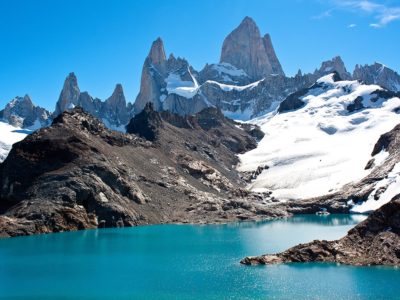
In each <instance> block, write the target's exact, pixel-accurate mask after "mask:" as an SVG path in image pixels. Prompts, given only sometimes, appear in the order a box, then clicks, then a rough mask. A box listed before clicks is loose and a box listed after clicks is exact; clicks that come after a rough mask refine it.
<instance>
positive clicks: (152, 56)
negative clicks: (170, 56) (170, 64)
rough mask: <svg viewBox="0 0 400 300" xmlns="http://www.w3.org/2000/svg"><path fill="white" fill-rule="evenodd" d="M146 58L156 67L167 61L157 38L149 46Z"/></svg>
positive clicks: (159, 39)
mask: <svg viewBox="0 0 400 300" xmlns="http://www.w3.org/2000/svg"><path fill="white" fill-rule="evenodd" d="M148 58H149V60H150V61H151V62H152V63H153V64H156V65H160V64H162V63H164V62H165V61H166V60H167V57H166V55H165V50H164V43H163V41H162V39H161V38H157V39H156V40H155V41H154V42H153V44H152V45H151V48H150V52H149V55H148Z"/></svg>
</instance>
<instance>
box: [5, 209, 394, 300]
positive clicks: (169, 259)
mask: <svg viewBox="0 0 400 300" xmlns="http://www.w3.org/2000/svg"><path fill="white" fill-rule="evenodd" d="M362 218H363V217H362V216H349V215H342V216H339V215H330V216H327V217H319V216H315V215H310V216H298V217H294V218H291V219H285V220H275V221H265V222H251V223H250V222H249V223H247V222H242V223H233V224H227V225H206V226H196V225H153V226H142V227H135V228H123V229H103V230H87V231H80V232H67V233H57V234H49V235H38V236H30V237H18V238H11V239H1V240H0V299H232V298H233V299H260V298H261V299H400V269H396V268H389V267H350V266H343V265H340V266H337V265H336V264H317V263H308V264H287V265H273V266H258V267H249V266H242V265H240V264H239V261H240V259H241V258H243V257H244V256H247V255H258V254H262V253H273V252H277V251H281V250H284V249H286V248H288V247H290V246H293V245H296V244H298V243H300V242H308V241H311V240H312V239H315V238H324V239H336V238H339V237H342V236H344V235H345V233H346V232H347V231H348V230H349V229H350V228H352V227H353V226H354V225H355V224H357V223H358V222H359V221H360V220H361V219H362Z"/></svg>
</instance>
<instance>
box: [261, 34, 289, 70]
mask: <svg viewBox="0 0 400 300" xmlns="http://www.w3.org/2000/svg"><path fill="white" fill-rule="evenodd" d="M263 43H264V48H265V51H266V53H267V56H268V59H269V62H270V64H271V67H272V72H273V73H274V74H277V75H283V76H285V73H284V72H283V69H282V66H281V63H280V62H279V59H278V57H277V56H276V53H275V49H274V46H272V40H271V36H270V35H269V34H268V33H267V34H266V35H264V37H263Z"/></svg>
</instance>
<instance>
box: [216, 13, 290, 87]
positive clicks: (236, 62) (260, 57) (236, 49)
mask: <svg viewBox="0 0 400 300" xmlns="http://www.w3.org/2000/svg"><path fill="white" fill-rule="evenodd" d="M220 62H221V63H229V64H231V65H233V66H235V67H237V68H239V69H242V70H244V71H245V72H246V73H247V74H248V75H249V76H250V77H251V78H252V79H253V80H260V79H262V78H264V77H265V76H268V75H271V74H276V75H284V73H283V70H282V67H281V65H280V63H279V61H278V59H277V56H276V54H275V50H274V48H273V46H272V42H271V38H270V36H269V35H266V36H265V37H264V38H262V37H261V34H260V30H259V29H258V27H257V25H256V23H255V22H254V21H253V20H252V19H251V18H249V17H246V18H244V19H243V21H242V22H241V23H240V25H239V26H238V27H237V28H236V29H235V30H234V31H232V32H231V33H230V34H229V35H228V36H227V37H226V38H225V40H224V43H223V45H222V52H221V59H220Z"/></svg>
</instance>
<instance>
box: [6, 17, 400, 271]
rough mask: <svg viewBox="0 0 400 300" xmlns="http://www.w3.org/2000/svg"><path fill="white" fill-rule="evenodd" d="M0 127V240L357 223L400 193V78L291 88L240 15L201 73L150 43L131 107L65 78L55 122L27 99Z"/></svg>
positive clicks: (335, 68) (293, 82)
mask: <svg viewBox="0 0 400 300" xmlns="http://www.w3.org/2000/svg"><path fill="white" fill-rule="evenodd" d="M0 119H1V120H2V121H1V122H0V132H1V135H0V235H1V236H17V235H29V234H35V233H47V232H59V231H68V230H78V229H86V228H97V227H122V226H135V225H140V224H155V223H186V222H190V223H221V222H226V221H232V220H258V219H266V218H275V217H287V216H290V215H292V214H302V213H316V212H319V211H321V209H323V210H328V211H330V212H333V213H349V212H353V213H365V212H371V211H374V210H376V209H379V208H380V207H381V206H383V205H388V203H389V202H393V203H394V201H397V200H396V196H397V195H398V194H400V184H399V182H400V167H399V166H400V155H399V152H398V140H399V139H398V136H399V132H400V130H399V125H398V124H400V75H399V74H397V73H396V72H395V71H393V70H391V69H389V68H388V67H386V66H384V65H382V64H378V63H375V64H373V65H364V66H360V65H357V66H356V67H355V70H354V71H353V72H352V73H350V72H349V71H348V70H347V69H346V67H345V64H344V62H343V61H342V59H341V58H340V57H339V56H337V57H334V58H333V59H332V60H328V61H325V62H323V63H322V64H321V66H320V67H319V68H318V69H316V70H315V71H314V72H313V73H307V74H303V73H302V72H301V71H300V70H299V72H298V73H297V74H296V76H294V77H288V76H286V75H285V73H284V71H283V69H282V66H281V64H280V62H279V59H278V56H277V54H276V53H275V50H274V47H273V44H272V40H271V36H270V35H269V34H265V35H262V34H261V33H260V30H259V28H258V27H257V25H256V24H255V22H254V21H253V20H252V19H251V18H249V17H246V18H245V19H244V20H243V21H242V22H241V24H240V25H239V26H238V27H237V28H236V29H234V30H233V31H232V32H231V33H230V34H229V35H228V36H227V37H226V38H225V40H224V42H223V45H222V50H221V57H220V61H219V63H214V64H207V65H206V66H205V67H204V68H203V69H202V70H200V71H197V70H195V69H194V68H193V67H192V66H191V65H190V64H189V62H188V61H187V60H185V59H183V58H180V57H175V56H174V55H173V54H170V55H169V56H167V55H166V51H165V49H164V44H163V41H162V40H161V38H158V39H156V40H155V41H154V42H153V44H152V45H151V48H150V51H149V54H148V56H147V57H146V59H145V61H144V64H143V68H142V77H141V84H140V92H139V94H138V95H137V97H136V100H135V101H134V103H133V104H132V103H129V102H127V101H126V98H125V95H124V91H123V87H122V85H121V84H116V86H115V89H114V91H113V93H112V95H111V96H110V97H109V98H107V99H106V100H104V101H102V100H100V99H98V98H93V97H92V96H91V95H90V94H89V93H88V92H81V90H80V88H79V85H78V79H77V77H76V75H75V74H74V73H70V74H69V75H68V76H67V77H66V79H65V82H64V85H63V87H62V89H61V92H60V96H59V99H58V101H57V102H56V104H55V110H54V112H49V111H47V110H45V109H43V108H41V107H38V106H35V105H34V104H33V103H32V101H31V99H30V97H29V96H28V95H26V96H24V97H16V98H15V99H13V100H11V101H10V102H9V103H8V104H7V105H6V107H5V108H4V109H3V110H1V111H0ZM243 121H248V122H243ZM393 199H394V200H393ZM396 203H397V202H396ZM389 206H390V204H389ZM394 207H396V209H397V208H398V205H397V204H396V205H394ZM368 224H375V223H374V222H372V223H368ZM350 239H351V238H350ZM344 241H346V243H347V241H348V239H345V240H344ZM363 241H365V239H364V238H363ZM338 243H339V244H340V245H341V246H342V244H341V243H342V242H338ZM324 245H325V244H324ZM360 245H361V244H360ZM362 245H363V247H364V244H362ZM311 246H313V244H312V245H311ZM317 246H318V247H319V246H321V244H318V243H317ZM328 246H329V247H331V246H332V245H331V244H329V245H328ZM345 246H346V247H347V245H345ZM296 249H297V248H296ZM301 249H303V248H301ZM301 249H300V250H301ZM306 249H308V248H306ZM349 249H350V250H349V251H351V249H352V248H351V247H350V248H349ZM363 249H364V248H363ZM330 250H332V249H330ZM347 250H348V249H347V248H346V249H345V250H343V251H347ZM305 251H308V250H305ZM332 251H333V250H332ZM332 251H331V252H330V254H332ZM290 253H294V254H293V255H298V254H297V252H290ZM346 253H347V252H346ZM280 255H281V256H279V255H278V257H279V261H292V260H291V258H287V257H286V256H284V258H282V255H284V254H280ZM268 257H269V256H263V257H261V258H255V260H256V261H252V260H250V261H248V263H252V262H258V263H265V262H266V261H265V259H269V258H268ZM296 257H297V256H296ZM391 257H392V256H391ZM335 259H336V258H335ZM335 259H327V261H341V260H335ZM368 259H373V261H375V259H376V255H374V257H373V258H371V257H369V258H368ZM365 261H368V260H367V259H366V260H365ZM267 262H268V261H267ZM346 262H347V260H346ZM363 262H364V260H363ZM395 264H398V261H396V262H395Z"/></svg>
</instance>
